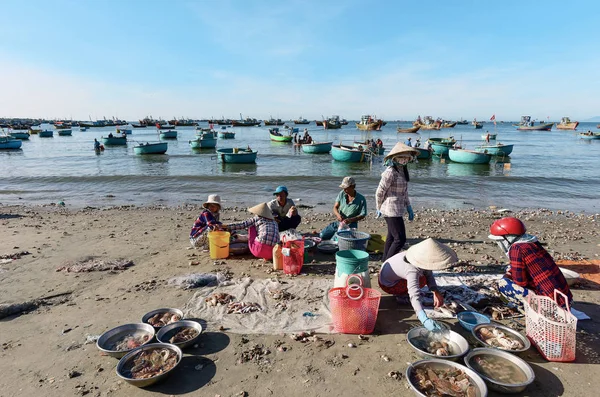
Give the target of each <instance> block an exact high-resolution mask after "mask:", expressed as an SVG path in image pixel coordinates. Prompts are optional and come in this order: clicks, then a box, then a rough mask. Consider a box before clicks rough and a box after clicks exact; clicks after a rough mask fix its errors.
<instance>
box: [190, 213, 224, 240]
mask: <svg viewBox="0 0 600 397" xmlns="http://www.w3.org/2000/svg"><path fill="white" fill-rule="evenodd" d="M220 224H221V222H219V214H217V215H216V216H215V215H213V213H212V212H210V211H209V210H204V211H202V213H201V214H200V215H199V216H198V218H197V219H196V221H195V222H194V226H192V231H191V232H190V237H191V238H197V237H198V236H199V235H201V234H202V232H204V231H205V230H206V228H207V227H209V226H214V225H220Z"/></svg>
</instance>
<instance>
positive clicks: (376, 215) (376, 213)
mask: <svg viewBox="0 0 600 397" xmlns="http://www.w3.org/2000/svg"><path fill="white" fill-rule="evenodd" d="M378 218H381V211H379V210H377V211H375V219H378Z"/></svg>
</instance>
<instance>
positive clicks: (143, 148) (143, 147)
mask: <svg viewBox="0 0 600 397" xmlns="http://www.w3.org/2000/svg"><path fill="white" fill-rule="evenodd" d="M167 148H168V144H167V142H157V143H148V142H146V143H140V144H139V145H136V146H134V147H133V153H135V154H165V153H166V152H167Z"/></svg>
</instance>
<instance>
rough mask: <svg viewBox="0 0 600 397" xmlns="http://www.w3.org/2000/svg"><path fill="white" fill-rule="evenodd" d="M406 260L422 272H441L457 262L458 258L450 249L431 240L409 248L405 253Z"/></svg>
mask: <svg viewBox="0 0 600 397" xmlns="http://www.w3.org/2000/svg"><path fill="white" fill-rule="evenodd" d="M406 259H407V260H408V261H409V262H410V263H411V264H412V265H414V266H415V267H418V268H419V269H424V270H441V269H445V268H447V267H449V266H450V265H452V264H453V263H456V262H458V256H457V255H456V252H454V250H452V248H450V247H448V246H447V245H444V244H442V243H440V242H438V241H436V240H434V239H432V238H428V239H427V240H424V241H421V242H420V243H419V244H415V245H413V246H412V247H410V248H409V249H408V250H407V251H406Z"/></svg>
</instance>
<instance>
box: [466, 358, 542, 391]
mask: <svg viewBox="0 0 600 397" xmlns="http://www.w3.org/2000/svg"><path fill="white" fill-rule="evenodd" d="M480 355H488V356H496V357H500V358H502V359H504V360H507V361H510V362H512V363H513V364H515V365H516V366H517V367H519V368H520V369H521V370H522V371H523V372H524V373H525V376H526V377H527V380H526V381H525V382H523V383H502V382H500V381H497V380H494V379H493V378H490V377H488V376H486V375H485V374H483V373H480V372H478V371H477V370H476V369H475V368H473V365H472V364H473V359H474V358H475V357H477V356H480ZM465 364H467V367H469V368H470V369H472V370H473V371H475V372H477V374H478V375H479V376H481V378H482V379H483V380H484V381H485V382H486V383H487V384H488V386H489V387H490V389H492V390H496V391H498V392H500V393H506V394H516V393H521V392H522V391H523V390H525V388H526V387H527V386H528V385H529V384H530V383H532V382H533V381H534V380H535V373H534V372H533V370H532V369H531V367H530V366H529V364H527V362H526V361H525V360H523V359H522V358H520V357H517V356H515V355H514V354H510V353H509V352H506V351H502V350H497V349H488V348H478V349H473V350H472V351H471V352H470V353H469V354H467V355H466V357H465Z"/></svg>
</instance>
